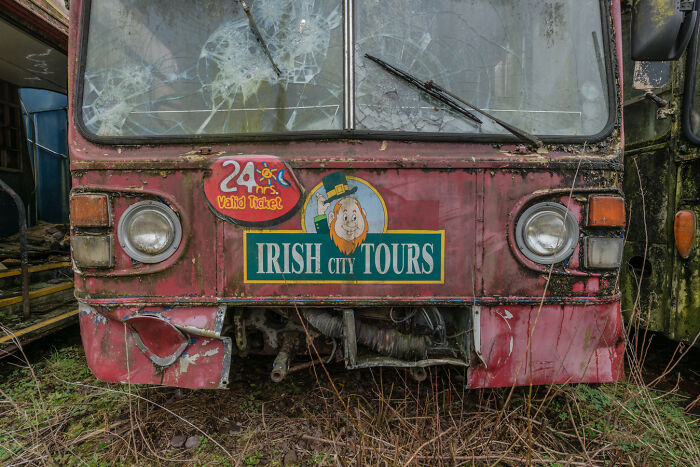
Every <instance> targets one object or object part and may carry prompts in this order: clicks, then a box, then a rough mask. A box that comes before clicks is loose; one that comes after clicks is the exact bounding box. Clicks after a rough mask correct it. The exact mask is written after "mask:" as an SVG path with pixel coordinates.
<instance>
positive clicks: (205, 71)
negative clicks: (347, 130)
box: [82, 0, 343, 136]
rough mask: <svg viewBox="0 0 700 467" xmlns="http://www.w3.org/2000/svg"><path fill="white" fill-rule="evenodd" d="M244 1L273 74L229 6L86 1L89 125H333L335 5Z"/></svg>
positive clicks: (212, 129) (153, 130)
mask: <svg viewBox="0 0 700 467" xmlns="http://www.w3.org/2000/svg"><path fill="white" fill-rule="evenodd" d="M250 3H251V5H250V7H251V10H252V14H253V16H254V17H255V18H256V22H257V23H258V26H259V28H260V30H261V34H262V35H263V37H264V39H265V41H266V43H267V45H268V47H269V50H270V53H271V55H272V56H273V58H274V60H275V62H276V63H277V64H278V65H279V67H280V68H281V70H282V74H281V76H279V77H278V76H277V75H276V74H275V73H274V71H273V69H272V67H271V66H270V62H269V60H268V58H267V57H266V55H265V52H264V50H263V49H262V47H261V46H260V44H259V43H258V41H257V39H256V37H255V34H254V33H253V31H252V30H251V28H250V23H249V21H248V19H247V17H246V16H245V13H244V11H243V9H242V8H241V7H240V5H239V4H238V3H237V2H235V1H227V2H224V1H220V0H205V1H203V2H198V3H197V7H196V8H194V7H193V6H192V3H191V2H187V1H184V0H173V1H172V2H164V1H153V2H137V1H136V0H116V1H113V2H108V1H106V0H93V2H92V8H91V18H90V32H91V34H90V37H89V39H88V54H87V64H86V73H85V76H84V96H83V106H82V109H83V117H84V122H85V125H86V127H87V128H88V129H89V130H90V131H93V132H94V133H96V134H98V135H101V136H114V135H157V134H163V135H167V134H195V133H210V134H211V133H245V132H269V131H290V130H314V129H333V128H340V127H341V126H342V99H343V95H342V92H343V84H342V69H343V68H342V66H343V65H342V23H343V19H342V4H341V2H340V1H339V0H336V1H320V0H256V1H254V2H250ZM212 18H220V21H212ZM115 19H116V20H115ZM329 52H332V54H331V53H329ZM329 55H331V57H330V58H329ZM138 70H142V71H138ZM143 70H147V73H149V74H150V75H149V76H148V78H146V76H144V73H146V72H145V71H143Z"/></svg>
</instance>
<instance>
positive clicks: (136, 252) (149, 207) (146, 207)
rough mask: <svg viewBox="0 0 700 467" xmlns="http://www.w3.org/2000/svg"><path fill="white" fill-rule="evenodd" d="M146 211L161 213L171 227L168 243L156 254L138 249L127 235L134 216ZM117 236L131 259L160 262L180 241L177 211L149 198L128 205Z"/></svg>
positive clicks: (180, 229) (151, 262)
mask: <svg viewBox="0 0 700 467" xmlns="http://www.w3.org/2000/svg"><path fill="white" fill-rule="evenodd" d="M148 211H151V212H155V213H158V214H160V215H162V216H163V218H164V219H165V220H166V221H167V222H168V224H169V225H170V227H171V229H172V240H171V242H170V244H169V245H168V246H167V247H166V248H165V249H164V250H163V251H162V252H160V253H158V254H156V255H150V254H148V253H145V252H143V251H141V250H140V249H138V248H137V247H136V246H135V245H134V243H133V241H132V239H131V237H130V235H129V228H130V227H131V225H132V222H133V220H134V219H135V217H136V216H137V215H138V214H141V213H144V212H148ZM117 237H118V238H119V244H120V245H121V246H122V248H123V249H124V251H125V252H126V254H127V255H129V257H130V258H132V259H133V260H135V261H139V262H141V263H146V264H154V263H160V262H162V261H165V260H166V259H168V258H170V257H171V256H172V255H173V254H174V253H175V251H177V249H178V247H179V246H180V242H181V241H182V224H181V223H180V218H179V216H178V215H177V213H176V212H175V211H173V210H172V209H171V208H170V206H168V205H167V204H165V203H161V202H159V201H150V200H149V201H139V202H137V203H134V204H132V205H131V206H129V207H128V208H127V209H126V210H125V211H124V213H123V214H122V216H121V218H120V219H119V224H118V226H117Z"/></svg>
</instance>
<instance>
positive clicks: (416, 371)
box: [408, 367, 428, 383]
mask: <svg viewBox="0 0 700 467" xmlns="http://www.w3.org/2000/svg"><path fill="white" fill-rule="evenodd" d="M408 374H410V375H411V377H412V378H413V379H414V380H415V381H416V382H417V383H422V382H423V381H425V380H426V379H427V378H428V372H427V371H425V368H422V367H413V368H409V369H408Z"/></svg>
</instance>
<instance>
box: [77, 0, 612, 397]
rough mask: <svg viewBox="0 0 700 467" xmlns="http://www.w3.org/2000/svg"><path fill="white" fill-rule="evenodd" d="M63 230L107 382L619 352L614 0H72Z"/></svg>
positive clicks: (279, 375) (184, 381) (532, 379)
mask: <svg viewBox="0 0 700 467" xmlns="http://www.w3.org/2000/svg"><path fill="white" fill-rule="evenodd" d="M73 3H74V5H72V8H71V15H72V17H71V21H72V28H71V34H72V36H71V56H70V63H71V70H70V79H71V91H72V95H71V104H72V109H71V112H70V119H71V121H70V152H71V172H72V177H73V187H74V189H73V192H72V194H71V235H72V255H73V265H74V269H75V271H76V275H75V277H76V279H75V287H76V294H77V298H78V300H79V302H80V324H81V334H82V340H83V344H84V347H85V351H86V355H87V359H88V363H89V365H90V368H91V369H92V371H93V372H94V373H95V375H96V376H97V377H98V378H100V379H102V380H105V381H113V382H129V383H145V384H163V385H169V386H179V387H188V388H219V387H225V386H226V384H227V381H228V378H229V376H230V375H229V372H230V367H231V361H232V360H233V359H235V358H243V357H245V356H248V355H256V354H263V355H271V356H275V357H276V358H275V359H274V362H272V363H271V365H270V371H271V377H272V379H273V380H274V381H281V380H282V379H284V378H285V377H286V375H287V374H288V373H289V371H290V370H294V369H295V365H297V367H299V366H304V365H300V364H307V365H311V364H313V363H315V362H318V361H324V362H328V361H331V360H337V361H343V362H344V364H345V366H346V367H347V368H348V369H357V368H367V367H373V366H387V367H403V368H410V369H411V372H412V374H413V375H414V376H416V377H417V378H419V379H420V378H421V377H424V375H425V368H427V367H430V366H434V365H450V366H454V367H458V368H462V369H464V370H465V371H466V372H467V381H468V383H467V384H468V386H469V387H499V386H511V385H527V384H552V383H566V382H607V381H615V380H617V379H619V378H620V377H621V375H622V371H623V368H622V366H623V349H624V338H623V332H622V322H621V315H620V292H619V288H618V272H619V266H620V261H621V256H622V250H623V232H624V228H625V218H624V201H623V198H622V193H621V167H622V149H623V139H622V135H621V130H620V128H621V123H622V115H621V111H620V102H621V95H620V84H621V73H620V70H619V65H618V63H619V57H620V50H621V43H620V40H619V33H618V31H619V30H620V29H619V27H620V11H619V3H618V2H612V4H611V3H610V2H607V1H598V0H586V1H578V2H572V1H563V0H562V1H558V0H528V1H521V2H507V3H503V4H501V3H500V2H496V3H494V2H489V1H485V0H469V1H466V2H465V1H455V0H440V1H437V2H421V1H418V0H411V1H408V2H394V1H387V2H380V3H377V2H374V1H370V0H344V1H341V0H337V1H324V2H320V1H318V0H282V1H280V0H275V1H272V0H256V1H252V2H249V6H248V5H244V2H235V1H234V2H231V1H220V0H206V1H204V2H196V3H192V2H185V1H181V0H176V1H170V2H167V3H166V2H161V1H153V2H137V1H134V0H110V1H107V0H83V1H74V2H73Z"/></svg>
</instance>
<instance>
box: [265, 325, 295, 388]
mask: <svg viewBox="0 0 700 467" xmlns="http://www.w3.org/2000/svg"><path fill="white" fill-rule="evenodd" d="M280 340H281V341H282V345H281V347H280V353H279V354H277V358H275V361H274V362H273V363H272V371H271V372H270V379H271V380H272V381H273V382H275V383H279V382H281V381H282V380H283V379H284V378H285V377H286V376H287V372H288V371H289V363H290V362H291V360H292V353H293V351H294V347H295V344H296V336H292V335H291V334H282V335H281V337H280Z"/></svg>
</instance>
